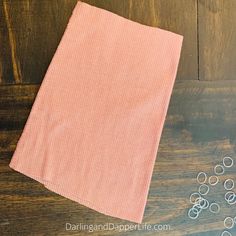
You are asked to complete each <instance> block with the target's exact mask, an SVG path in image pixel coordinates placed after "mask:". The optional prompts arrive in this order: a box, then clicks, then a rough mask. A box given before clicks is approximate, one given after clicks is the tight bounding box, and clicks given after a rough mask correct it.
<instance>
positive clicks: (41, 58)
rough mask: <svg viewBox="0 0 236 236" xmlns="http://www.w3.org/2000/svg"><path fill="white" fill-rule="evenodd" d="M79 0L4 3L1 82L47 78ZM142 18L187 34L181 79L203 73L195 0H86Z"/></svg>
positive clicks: (0, 33) (0, 24)
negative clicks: (199, 51)
mask: <svg viewBox="0 0 236 236" xmlns="http://www.w3.org/2000/svg"><path fill="white" fill-rule="evenodd" d="M76 2H77V0H63V1H62V0H53V1H48V0H40V1H38V0H22V1H18V0H11V1H10V0H3V1H1V3H0V12H1V14H0V44H1V45H4V49H3V50H1V51H0V82H1V83H2V84H14V83H41V81H42V80H43V77H44V75H45V73H46V70H47V68H48V65H49V63H50V61H51V59H52V57H53V55H54V53H55V50H56V48H57V46H58V44H59V42H60V40H61V37H62V35H63V32H64V30H65V28H66V25H67V23H68V20H69V18H70V16H71V13H72V10H73V8H74V6H75V4H76ZM85 2H87V3H90V4H92V5H95V6H97V7H101V8H104V9H107V10H109V11H112V12H114V13H116V14H118V15H121V16H123V17H126V18H129V19H131V20H134V21H138V22H140V23H143V24H146V25H150V26H155V27H161V28H164V29H166V30H171V31H173V32H176V33H180V34H183V35H184V36H185V39H184V43H183V51H182V56H181V61H180V66H179V72H178V77H177V78H178V79H180V78H181V79H189V78H190V79H197V44H196V42H197V37H196V35H197V31H196V30H197V24H196V22H197V20H196V16H197V11H196V1H195V0H158V1H153V0H135V1H134V0H113V1H106V0H86V1H85Z"/></svg>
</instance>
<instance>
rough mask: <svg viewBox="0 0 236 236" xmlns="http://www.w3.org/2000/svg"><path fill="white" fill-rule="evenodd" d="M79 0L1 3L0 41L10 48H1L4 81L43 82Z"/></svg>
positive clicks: (6, 1)
mask: <svg viewBox="0 0 236 236" xmlns="http://www.w3.org/2000/svg"><path fill="white" fill-rule="evenodd" d="M76 2H77V1H76V0H53V1H48V0H40V1H38V0H22V1H18V0H11V1H9V0H4V1H3V2H2V3H1V5H0V11H1V14H0V22H1V23H0V43H1V42H2V43H3V45H4V47H6V48H7V49H6V50H3V51H2V50H1V51H0V64H1V68H2V71H3V72H2V76H1V78H2V83H3V84H12V83H13V84H14V83H41V81H42V80H43V77H44V75H45V73H46V70H47V68H48V66H49V63H50V61H51V59H52V57H53V55H54V53H55V51H56V48H57V46H58V44H59V42H60V39H61V37H62V35H63V32H64V30H65V28H66V25H67V23H68V20H69V17H70V16H71V13H72V10H73V8H74V6H75V4H76ZM2 47H3V46H1V48H2ZM1 58H2V60H1ZM3 59H6V60H3ZM9 70H11V73H9Z"/></svg>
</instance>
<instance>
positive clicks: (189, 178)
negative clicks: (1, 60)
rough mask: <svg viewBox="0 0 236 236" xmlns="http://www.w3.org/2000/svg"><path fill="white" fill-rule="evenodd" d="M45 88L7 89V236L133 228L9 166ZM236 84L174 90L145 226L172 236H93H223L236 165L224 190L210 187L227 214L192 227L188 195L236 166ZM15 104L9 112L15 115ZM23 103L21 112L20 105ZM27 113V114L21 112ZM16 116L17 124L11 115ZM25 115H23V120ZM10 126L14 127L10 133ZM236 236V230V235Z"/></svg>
mask: <svg viewBox="0 0 236 236" xmlns="http://www.w3.org/2000/svg"><path fill="white" fill-rule="evenodd" d="M37 91H38V86H37V85H35V86H33V85H24V86H14V85H13V86H0V94H1V95H2V96H0V104H1V106H0V112H1V117H2V119H3V123H2V127H4V126H5V127H8V126H10V127H11V126H12V125H13V127H14V129H3V128H2V129H1V130H0V157H1V158H0V186H1V188H0V199H1V204H0V231H1V235H59V234H60V235H69V234H75V235H87V234H88V231H86V230H85V231H83V230H79V231H75V232H71V231H66V229H65V224H66V222H69V223H73V224H79V223H81V224H87V225H88V224H92V225H95V224H106V223H112V224H117V225H118V224H123V225H125V224H130V222H127V221H123V220H119V219H116V218H112V217H109V216H105V215H103V214H100V213H98V212H95V211H93V210H91V209H89V208H87V207H84V206H82V205H79V204H77V203H75V202H73V201H70V200H68V199H65V198H63V197H61V196H59V195H57V194H54V193H52V192H50V191H48V190H46V189H45V188H44V187H43V186H42V185H41V184H39V183H37V182H36V181H34V180H32V179H30V178H28V177H26V176H24V175H22V174H20V173H18V172H16V171H13V170H11V169H10V168H9V167H8V164H9V162H10V159H11V157H12V155H13V152H14V150H15V147H16V143H17V140H18V138H19V137H20V134H21V132H22V128H23V126H24V124H25V122H26V119H27V117H26V113H29V111H30V108H31V105H32V104H33V101H34V99H35V96H36V94H37ZM235 101H236V81H228V82H225V81H219V82H215V83H212V82H199V81H189V82H188V81H179V82H177V83H176V84H175V87H174V92H173V95H172V98H171V102H170V106H169V110H168V115H167V118H166V122H165V128H164V130H163V133H162V138H161V143H160V147H159V150H158V154H157V160H156V163H155V167H154V172H153V176H152V182H151V186H150V191H149V195H148V202H147V206H146V209H145V216H144V220H143V223H144V224H145V223H146V224H166V225H169V226H170V229H171V230H168V231H158V232H156V231H148V230H141V231H138V230H131V231H129V232H118V231H105V230H103V231H95V232H93V233H91V235H99V236H102V235H118V234H119V235H156V234H157V233H158V235H198V236H199V235H209V236H211V235H212V236H213V235H220V232H221V231H222V230H223V219H224V218H225V217H226V216H229V215H234V214H235V206H234V208H232V207H231V208H230V207H229V206H228V205H227V204H226V203H225V202H224V200H223V196H224V193H225V191H224V189H223V186H222V183H223V181H224V180H225V179H226V178H232V179H234V180H235V181H236V174H235V173H236V166H235V165H234V167H232V168H231V169H229V170H227V171H226V172H225V174H224V175H223V176H221V177H220V181H221V183H220V184H218V185H217V186H216V187H215V188H211V190H210V192H209V194H208V195H207V199H209V200H210V201H216V202H218V203H219V204H220V206H221V212H220V214H216V215H213V214H210V213H209V212H208V211H206V212H203V213H202V214H201V215H200V217H199V219H198V220H195V221H193V220H190V219H188V217H187V210H188V208H189V207H190V204H189V201H188V199H189V195H190V194H191V193H192V192H193V191H196V190H197V187H198V185H197V183H196V179H195V177H196V175H197V173H198V172H199V171H205V172H206V173H207V174H209V175H211V174H213V167H214V166H215V165H216V164H217V163H219V162H221V160H222V157H223V155H225V154H229V155H232V156H233V157H234V160H235V162H236V159H235V152H236V145H235V144H236V120H235V117H236V102H235ZM8 104H11V105H10V108H8ZM14 104H16V105H14ZM23 107H25V113H24V112H22V109H23ZM7 109H9V111H10V114H11V109H14V112H15V114H16V118H15V121H17V122H16V123H14V124H13V123H11V122H12V121H11V119H12V118H13V117H14V115H13V114H12V115H11V116H9V115H8V113H7ZM21 113H23V115H21ZM10 127H9V128H10ZM232 232H234V233H236V229H235V228H234V229H233V231H232Z"/></svg>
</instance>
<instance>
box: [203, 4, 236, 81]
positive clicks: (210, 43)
mask: <svg viewBox="0 0 236 236" xmlns="http://www.w3.org/2000/svg"><path fill="white" fill-rule="evenodd" d="M235 9H236V1H235V0H225V1H222V0H199V69H200V71H199V72H200V79H201V80H226V79H228V80H235V79H236V77H235V74H236V66H235V57H236V31H235V22H236V11H235Z"/></svg>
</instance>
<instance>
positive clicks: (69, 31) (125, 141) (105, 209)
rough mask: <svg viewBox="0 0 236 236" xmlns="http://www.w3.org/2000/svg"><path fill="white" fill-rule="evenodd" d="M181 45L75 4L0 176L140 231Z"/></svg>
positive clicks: (157, 30)
mask: <svg viewBox="0 0 236 236" xmlns="http://www.w3.org/2000/svg"><path fill="white" fill-rule="evenodd" d="M182 41H183V36H182V35H178V34H175V33H172V32H169V31H166V30H163V29H160V28H154V27H150V26H145V25H142V24H140V23H136V22H133V21H131V20H128V19H125V18H123V17H121V16H118V15H116V14H114V13H111V12H108V11H106V10H103V9H99V8H97V7H94V6H90V5H88V4H86V3H82V2H78V3H77V5H76V7H75V8H74V10H73V14H72V16H71V18H70V20H69V23H68V25H67V28H66V30H65V33H64V35H63V37H62V40H61V42H60V44H59V46H58V48H57V51H56V53H55V55H54V57H53V59H52V61H51V64H50V66H49V68H48V70H47V73H46V75H45V77H44V80H43V82H42V85H41V87H40V90H39V92H38V94H37V96H36V99H35V102H34V104H33V107H32V110H31V112H30V115H29V118H28V120H27V122H26V125H25V127H24V130H23V133H22V135H21V137H20V139H19V141H18V143H17V146H16V150H15V152H14V155H13V157H12V160H11V162H10V165H9V166H10V167H11V168H13V169H14V170H16V171H18V172H20V173H22V174H24V175H26V176H29V177H31V178H33V179H35V180H37V181H39V182H40V183H42V184H44V185H45V187H46V188H48V189H50V190H51V191H54V192H56V193H58V194H60V195H62V196H64V197H66V198H69V199H71V200H73V201H76V202H78V203H80V204H83V205H85V206H87V207H90V208H92V209H94V210H96V211H99V212H101V213H103V214H106V215H110V216H113V217H118V218H121V219H126V220H129V221H132V222H138V223H141V222H142V219H143V215H144V209H145V205H146V201H147V196H148V190H149V186H150V181H151V176H152V172H153V167H154V162H155V159H156V153H157V149H158V145H159V141H160V136H161V132H162V129H163V124H164V120H165V116H166V113H167V108H168V104H169V100H170V96H171V92H172V89H173V85H174V81H175V77H176V73H177V67H178V62H179V58H180V53H181V47H182Z"/></svg>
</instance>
